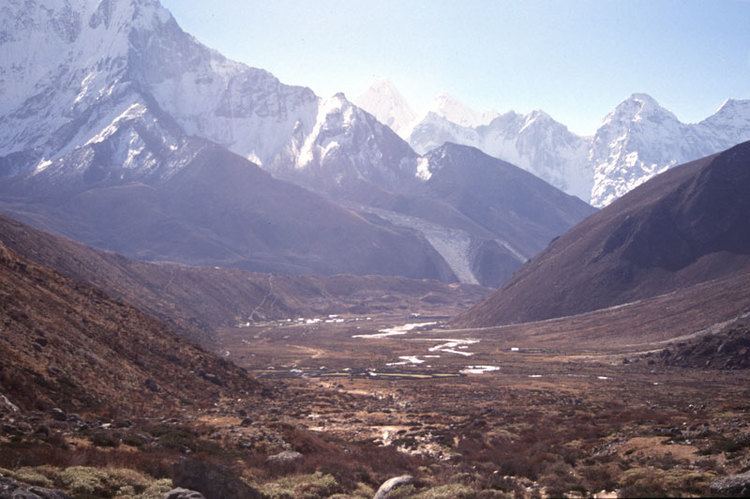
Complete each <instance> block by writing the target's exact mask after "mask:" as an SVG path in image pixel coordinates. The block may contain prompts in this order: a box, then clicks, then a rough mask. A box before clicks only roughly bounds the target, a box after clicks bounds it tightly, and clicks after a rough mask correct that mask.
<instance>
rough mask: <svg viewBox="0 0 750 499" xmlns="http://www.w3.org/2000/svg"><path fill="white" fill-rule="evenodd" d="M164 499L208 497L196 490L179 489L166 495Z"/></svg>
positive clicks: (200, 498)
mask: <svg viewBox="0 0 750 499" xmlns="http://www.w3.org/2000/svg"><path fill="white" fill-rule="evenodd" d="M164 499H206V496H204V495H203V494H201V493H200V492H196V491H195V490H188V489H183V488H180V487H178V488H176V489H172V490H170V491H169V492H167V493H166V494H164Z"/></svg>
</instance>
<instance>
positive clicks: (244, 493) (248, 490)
mask: <svg viewBox="0 0 750 499" xmlns="http://www.w3.org/2000/svg"><path fill="white" fill-rule="evenodd" d="M173 481H174V484H175V485H177V486H178V487H182V488H186V489H189V490H195V491H198V492H200V493H201V494H203V495H204V496H205V497H208V498H213V497H221V498H225V499H255V498H257V499H261V498H262V497H263V496H262V494H261V493H260V492H258V491H257V490H256V489H255V488H253V487H251V486H250V485H248V484H247V483H246V482H245V481H244V480H242V479H241V478H239V477H237V476H236V475H235V474H234V473H233V472H232V471H231V470H229V469H228V468H226V467H224V466H221V465H217V464H211V463H207V462H204V461H198V460H197V459H184V460H183V461H181V462H180V463H178V464H177V465H175V470H174V480H173Z"/></svg>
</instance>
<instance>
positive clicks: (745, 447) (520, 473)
mask: <svg viewBox="0 0 750 499" xmlns="http://www.w3.org/2000/svg"><path fill="white" fill-rule="evenodd" d="M627 308H628V307H625V309H627ZM610 312H611V311H610ZM593 317H594V318H593V319H591V320H593V322H594V323H598V321H599V320H600V318H601V316H593ZM582 320H583V324H582V323H581V321H582ZM588 320H589V319H582V318H581V317H578V318H576V319H574V320H569V321H568V323H567V324H568V326H566V327H576V328H584V329H585V328H586V324H587V323H588V322H587V321H588ZM445 321H446V317H442V316H425V315H417V314H408V313H407V314H381V315H372V316H355V315H341V316H321V317H300V318H297V319H293V320H290V321H287V320H284V321H276V322H268V323H251V324H247V323H243V324H242V325H241V326H238V327H234V328H226V329H223V330H220V331H219V332H218V339H217V347H216V350H217V353H219V354H220V355H222V356H223V357H225V358H228V359H229V360H232V361H234V362H235V363H237V364H239V365H240V366H242V367H245V368H246V369H248V371H249V372H250V373H251V374H253V375H255V376H256V377H258V378H259V379H260V380H261V383H262V385H263V387H264V388H262V389H261V390H260V392H259V393H258V394H256V395H253V396H252V397H250V398H246V399H244V400H243V399H223V400H220V401H217V403H216V404H215V405H214V406H213V407H195V408H191V407H190V406H189V405H187V406H183V408H182V409H181V410H178V411H176V412H174V413H173V414H168V415H163V414H159V415H154V416H153V417H151V416H149V415H148V414H144V415H143V416H142V417H141V418H131V419H130V420H125V421H123V420H122V418H121V417H118V415H116V414H111V415H109V417H103V416H101V415H98V416H96V417H94V416H93V415H91V416H89V415H74V416H73V415H67V416H65V417H57V418H56V420H53V421H50V419H49V417H48V415H45V414H44V413H41V412H37V413H32V414H26V415H19V414H18V413H13V412H12V411H10V410H8V409H7V408H6V410H5V412H4V413H3V412H2V411H0V416H1V417H2V423H3V436H2V437H0V475H3V474H6V475H8V474H10V476H14V477H16V478H17V479H18V480H25V481H26V482H34V481H36V482H34V483H38V484H42V485H49V486H56V487H62V488H63V489H65V490H67V491H68V492H70V493H72V494H73V495H74V496H75V497H88V496H86V493H88V492H90V490H88V489H86V487H93V485H91V484H92V483H94V484H96V483H100V482H101V484H109V486H110V489H107V490H106V491H105V490H104V489H101V490H99V492H98V494H101V496H102V497H123V496H126V495H128V494H126V493H125V492H127V491H129V490H135V492H137V493H135V494H130V496H134V497H162V495H163V493H164V492H165V490H167V489H169V487H171V486H173V485H183V486H185V485H190V482H189V480H188V481H187V482H186V481H185V479H184V477H183V478H182V479H180V478H179V477H180V473H182V474H183V475H184V474H185V473H184V469H183V471H182V472H181V471H180V466H182V467H183V468H185V467H187V469H188V470H189V469H190V468H189V467H190V466H191V464H190V463H191V462H193V461H191V459H193V458H198V459H199V460H201V461H203V462H207V463H213V464H211V466H214V465H215V466H217V467H218V468H216V469H217V470H220V471H215V470H214V471H213V473H214V474H213V475H209V476H212V477H213V478H212V480H216V476H220V477H223V478H221V479H220V480H219V482H221V483H224V482H226V484H228V485H227V487H229V488H230V489H231V488H232V487H235V488H236V487H240V488H241V487H242V486H245V485H237V483H238V482H236V480H237V478H236V477H242V479H243V481H242V482H241V483H242V484H248V483H249V484H252V486H251V489H248V490H253V493H258V494H264V495H265V496H266V497H327V496H331V495H334V494H340V495H339V497H371V496H372V494H373V493H374V491H375V490H376V489H377V488H378V486H379V485H380V484H381V483H382V482H383V481H385V480H386V479H388V478H390V477H394V476H399V475H403V474H411V475H413V476H414V477H415V479H416V480H415V482H414V483H413V484H411V485H408V486H406V487H405V488H404V489H403V490H402V491H401V492H400V495H398V497H424V498H437V497H444V498H449V497H451V498H452V497H506V496H508V497H510V496H514V495H515V496H526V497H534V496H539V495H542V496H544V495H547V496H555V497H559V496H561V495H562V494H566V493H577V494H580V495H583V496H589V495H593V494H599V495H600V496H614V495H615V494H616V493H619V494H620V495H621V496H627V497H631V496H663V495H705V494H709V493H711V489H710V488H709V487H710V485H711V484H712V483H714V482H715V481H716V480H717V479H719V478H721V477H723V476H727V475H732V474H736V473H740V472H742V471H745V470H747V469H748V467H750V402H748V400H750V372H748V371H746V370H745V371H731V372H729V371H719V370H696V369H681V368H676V367H667V366H665V365H664V363H663V362H661V361H660V357H659V355H651V356H648V357H646V356H643V355H642V352H645V351H649V350H660V349H663V348H664V347H665V343H664V339H663V338H662V337H661V336H660V335H655V336H646V337H645V338H646V340H645V341H641V342H632V341H631V340H630V339H629V338H628V336H627V335H626V334H620V335H615V336H616V338H611V339H610V340H609V341H605V342H600V343H599V345H598V346H597V345H596V343H595V342H589V343H586V342H583V343H581V344H582V345H583V347H578V348H575V349H573V348H570V347H569V345H566V344H565V343H564V342H561V341H557V340H551V339H550V338H551V337H550V336H548V335H547V334H546V333H544V331H546V329H545V328H547V327H551V326H549V324H553V326H554V327H555V328H560V327H563V326H561V324H560V323H554V322H552V323H550V322H549V321H547V322H546V323H537V324H531V325H519V326H512V327H508V328H505V329H503V330H497V329H476V330H471V329H462V330H456V329H450V328H449V327H448V326H447V325H446V323H445ZM615 323H616V322H615ZM545 324H546V325H545ZM503 331H504V332H503ZM540 331H542V332H540ZM524 333H525V334H524ZM633 334H639V333H638V331H634V332H633ZM705 334H710V331H707V332H705ZM555 337H557V336H555ZM53 419H55V418H53ZM285 451H286V454H279V453H282V452H285ZM295 452H299V453H300V455H297V454H294V453H295ZM269 456H277V457H275V458H270V459H269ZM279 456H280V457H279ZM175 463H178V464H177V466H176V468H175ZM42 465H46V466H42ZM50 466H52V467H50ZM193 466H194V465H193ZM89 467H94V468H96V470H94V468H89ZM102 467H104V468H102ZM2 468H6V470H3V469H2ZM7 469H13V471H8V470H7ZM102 469H104V470H105V471H101V470H102ZM123 469H126V470H125V471H123ZM71 470H73V471H71ZM97 470H98V471H97ZM106 470H109V471H106ZM134 470H135V471H134ZM221 470H223V471H221ZM228 470H231V472H230V471H228ZM92 473H94V474H95V473H100V474H101V473H105V474H106V473H110V474H114V475H113V476H114V478H113V477H109V478H107V479H103V478H101V476H99V475H97V476H99V478H98V480H100V481H99V482H97V481H96V480H97V479H94V478H91V477H90V476H89V475H90V474H92ZM123 473H125V475H127V476H125V477H123V476H122V474H123ZM128 473H131V474H132V473H137V474H138V473H139V475H138V476H136V477H135V478H134V475H128ZM217 473H218V475H217ZM71 474H72V475H75V474H80V475H81V477H78V478H76V477H75V476H72V475H71ZM204 475H205V472H204ZM118 477H119V478H118ZM139 477H140V478H139ZM170 477H171V478H170ZM175 477H177V478H175ZM159 479H161V481H160V480H159ZM170 479H172V480H174V483H173V482H172V481H170ZM118 480H119V481H118ZM128 480H130V481H128ZM139 480H140V481H139ZM233 480H234V482H233ZM113 483H114V484H120V485H122V484H125V485H122V486H121V487H120V488H116V487H115V486H114V485H112V484H113ZM133 483H135V484H136V485H133ZM86 484H88V485H86ZM128 484H129V485H128ZM118 486H119V485H118ZM76 487H77V488H76ZM101 487H104V485H101ZM113 487H114V488H113ZM127 487H131V489H127ZM133 487H135V488H133ZM227 490H229V489H227ZM87 491H88V492H87ZM105 492H106V493H105ZM94 496H98V495H97V493H95V494H94ZM227 497H232V496H231V495H230V496H227ZM259 497H260V496H259Z"/></svg>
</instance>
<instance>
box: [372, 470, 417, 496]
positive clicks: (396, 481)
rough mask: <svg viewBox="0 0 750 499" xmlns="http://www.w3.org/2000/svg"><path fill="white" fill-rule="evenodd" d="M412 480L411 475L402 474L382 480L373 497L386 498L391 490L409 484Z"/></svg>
mask: <svg viewBox="0 0 750 499" xmlns="http://www.w3.org/2000/svg"><path fill="white" fill-rule="evenodd" d="M413 482H414V477H413V476H411V475H402V476H397V477H394V478H390V479H388V480H386V481H385V482H383V485H381V486H380V488H379V489H378V491H377V492H376V493H375V497H374V498H373V499H386V498H387V497H388V496H389V495H390V494H391V492H393V491H394V490H396V489H397V488H399V487H403V486H404V485H409V484H410V483H413Z"/></svg>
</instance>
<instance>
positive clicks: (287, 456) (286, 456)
mask: <svg viewBox="0 0 750 499" xmlns="http://www.w3.org/2000/svg"><path fill="white" fill-rule="evenodd" d="M303 457H304V456H303V455H302V454H300V453H299V452H295V451H293V450H285V451H282V452H279V453H278V454H274V455H273V456H268V462H269V463H272V464H280V465H286V464H291V463H294V462H296V461H299V460H300V459H302V458H303Z"/></svg>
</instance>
